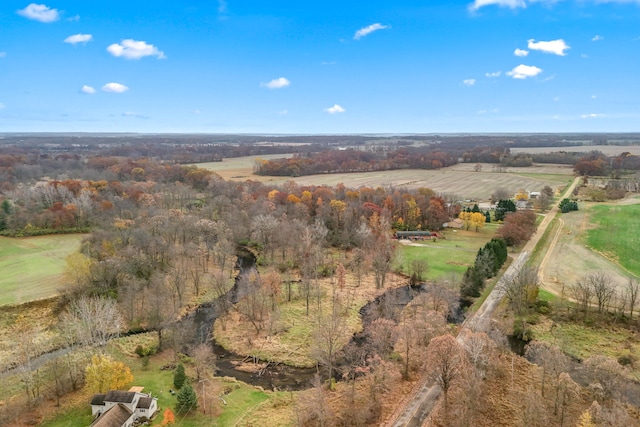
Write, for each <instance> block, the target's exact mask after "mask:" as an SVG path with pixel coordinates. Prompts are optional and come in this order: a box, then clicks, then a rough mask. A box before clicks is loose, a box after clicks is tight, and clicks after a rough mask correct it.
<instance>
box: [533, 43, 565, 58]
mask: <svg viewBox="0 0 640 427" xmlns="http://www.w3.org/2000/svg"><path fill="white" fill-rule="evenodd" d="M528 42H529V44H528V47H529V49H531V50H539V51H541V52H544V53H553V54H554V55H559V56H565V55H566V53H565V50H567V49H570V48H571V47H570V46H569V45H567V44H566V43H565V41H564V40H562V39H558V40H551V41H548V42H543V41H540V42H536V41H535V40H534V39H531V40H529V41H528Z"/></svg>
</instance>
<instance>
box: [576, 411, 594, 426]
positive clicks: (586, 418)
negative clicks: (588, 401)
mask: <svg viewBox="0 0 640 427" xmlns="http://www.w3.org/2000/svg"><path fill="white" fill-rule="evenodd" d="M576 427H596V423H594V422H593V417H591V413H590V412H589V410H588V409H587V410H586V411H584V412H583V413H582V415H580V419H579V420H578V424H576Z"/></svg>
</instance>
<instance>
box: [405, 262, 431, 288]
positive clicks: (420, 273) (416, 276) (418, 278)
mask: <svg viewBox="0 0 640 427" xmlns="http://www.w3.org/2000/svg"><path fill="white" fill-rule="evenodd" d="M428 269H429V265H428V264H427V260H426V259H420V258H415V259H413V260H412V261H411V263H410V265H409V275H410V276H411V284H412V285H413V284H416V283H418V282H422V281H423V280H424V275H425V274H427V271H428Z"/></svg>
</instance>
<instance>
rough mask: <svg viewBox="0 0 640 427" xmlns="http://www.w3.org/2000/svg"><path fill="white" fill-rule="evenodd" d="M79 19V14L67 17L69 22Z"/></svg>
mask: <svg viewBox="0 0 640 427" xmlns="http://www.w3.org/2000/svg"><path fill="white" fill-rule="evenodd" d="M79 20H80V15H76V16H72V17H71V18H67V21H69V22H78V21H79Z"/></svg>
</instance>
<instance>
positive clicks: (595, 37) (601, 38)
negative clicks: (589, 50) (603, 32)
mask: <svg viewBox="0 0 640 427" xmlns="http://www.w3.org/2000/svg"><path fill="white" fill-rule="evenodd" d="M600 40H604V37H602V36H599V35H598V34H596V35H595V36H593V38H592V39H591V41H592V42H597V41H600Z"/></svg>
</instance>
